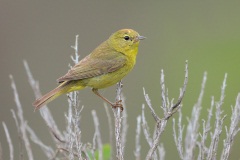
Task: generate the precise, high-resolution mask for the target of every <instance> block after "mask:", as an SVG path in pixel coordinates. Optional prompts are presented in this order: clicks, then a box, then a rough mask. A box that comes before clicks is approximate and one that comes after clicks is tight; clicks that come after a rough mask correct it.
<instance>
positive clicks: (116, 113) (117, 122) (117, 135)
mask: <svg viewBox="0 0 240 160" xmlns="http://www.w3.org/2000/svg"><path fill="white" fill-rule="evenodd" d="M122 87H123V84H122V81H120V82H118V84H117V90H116V92H117V96H116V102H120V101H121V92H122ZM112 110H113V113H114V117H115V139H116V159H117V160H123V146H122V137H121V124H122V113H121V109H120V107H117V108H112Z"/></svg>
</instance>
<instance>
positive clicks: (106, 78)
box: [83, 68, 131, 89]
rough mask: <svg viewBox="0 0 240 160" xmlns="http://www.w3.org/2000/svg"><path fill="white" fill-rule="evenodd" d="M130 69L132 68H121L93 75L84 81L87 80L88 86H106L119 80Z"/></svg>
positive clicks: (98, 87)
mask: <svg viewBox="0 0 240 160" xmlns="http://www.w3.org/2000/svg"><path fill="white" fill-rule="evenodd" d="M130 70H131V68H121V69H120V70H118V71H115V72H112V73H107V74H104V75H101V76H97V77H92V78H89V79H86V80H83V81H85V82H86V83H85V84H86V86H88V87H92V88H97V89H101V88H106V87H109V86H112V85H114V84H116V83H117V82H119V81H120V80H121V79H122V78H123V77H124V76H125V75H126V74H128V72H129V71H130Z"/></svg>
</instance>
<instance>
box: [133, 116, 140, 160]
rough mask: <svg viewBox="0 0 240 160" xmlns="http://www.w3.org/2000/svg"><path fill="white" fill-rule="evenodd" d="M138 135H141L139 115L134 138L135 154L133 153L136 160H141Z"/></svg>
mask: <svg viewBox="0 0 240 160" xmlns="http://www.w3.org/2000/svg"><path fill="white" fill-rule="evenodd" d="M140 135H141V115H139V116H138V117H137V128H136V137H135V152H134V155H135V158H136V160H140V159H141V153H140V151H141V145H140Z"/></svg>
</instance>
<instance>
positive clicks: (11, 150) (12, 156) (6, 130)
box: [0, 122, 14, 160]
mask: <svg viewBox="0 0 240 160" xmlns="http://www.w3.org/2000/svg"><path fill="white" fill-rule="evenodd" d="M2 125H3V128H4V131H5V134H6V137H7V142H8V146H9V154H10V160H13V159H14V150H13V144H12V140H11V137H10V134H9V132H8V128H7V126H6V124H5V123H4V122H2ZM0 153H1V152H0ZM0 155H1V154H0ZM0 157H1V156H0ZM0 159H1V158H0Z"/></svg>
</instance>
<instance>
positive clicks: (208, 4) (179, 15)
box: [0, 0, 240, 159]
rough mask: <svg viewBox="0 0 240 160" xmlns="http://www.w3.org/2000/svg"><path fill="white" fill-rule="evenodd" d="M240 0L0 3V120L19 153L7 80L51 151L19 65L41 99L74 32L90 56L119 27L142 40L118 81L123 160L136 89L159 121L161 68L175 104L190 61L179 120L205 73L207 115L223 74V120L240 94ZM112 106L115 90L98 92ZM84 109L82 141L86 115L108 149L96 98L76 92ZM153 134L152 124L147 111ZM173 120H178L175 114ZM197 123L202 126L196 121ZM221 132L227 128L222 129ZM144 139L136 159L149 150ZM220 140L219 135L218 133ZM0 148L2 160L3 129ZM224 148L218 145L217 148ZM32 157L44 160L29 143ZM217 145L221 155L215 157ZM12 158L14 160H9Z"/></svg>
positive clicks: (59, 105)
mask: <svg viewBox="0 0 240 160" xmlns="http://www.w3.org/2000/svg"><path fill="white" fill-rule="evenodd" d="M239 6H240V1H177V0H175V1H159V2H153V1H101V2H100V1H91V2H90V1H76V0H75V1H46V0H42V1H31V0H22V1H8V0H0V72H1V73H0V74H1V79H0V82H1V83H0V84H1V89H0V121H1V122H2V121H4V122H6V124H7V126H8V127H9V132H10V134H11V137H12V140H13V142H14V144H16V146H15V153H17V152H18V145H17V144H18V136H17V129H16V127H15V123H14V121H13V118H12V115H11V112H10V109H15V108H16V107H15V103H14V99H13V93H12V90H11V87H10V80H9V74H12V75H13V77H14V79H15V81H16V85H17V89H18V92H19V95H20V100H21V103H22V106H23V108H24V116H25V118H26V119H27V121H28V122H27V123H28V124H29V125H30V126H32V127H33V129H34V130H35V131H36V133H37V134H38V136H39V137H40V138H41V139H42V140H43V141H44V142H45V143H46V144H48V145H52V143H51V140H50V136H49V132H48V129H47V127H46V125H45V124H44V122H43V120H42V119H41V117H40V114H39V112H33V107H32V105H31V104H32V102H33V101H34V99H35V97H34V95H33V92H32V90H31V88H30V86H29V84H28V80H27V76H26V73H25V70H24V67H23V60H24V59H25V60H27V61H28V63H29V66H30V69H31V71H32V73H33V76H34V78H36V79H38V80H39V82H40V88H41V91H42V93H46V92H47V91H49V90H50V89H53V88H54V87H56V85H57V84H56V79H57V78H59V77H60V76H62V75H63V74H65V73H66V72H67V70H68V64H69V63H71V64H72V62H71V59H70V55H73V53H74V51H73V49H72V48H71V47H70V46H71V45H74V41H75V35H76V34H79V50H80V55H81V57H84V56H86V55H87V54H89V53H90V52H91V51H92V50H93V49H94V48H95V47H96V46H97V45H99V44H100V43H101V42H102V41H104V40H106V39H107V38H108V37H109V36H110V35H111V33H113V32H115V31H116V30H118V29H122V28H133V29H135V30H136V31H138V32H139V33H140V34H141V35H143V36H146V37H147V39H146V40H144V41H141V44H140V49H139V54H138V58H137V64H136V66H135V68H134V70H133V71H132V72H131V73H130V74H129V75H128V76H127V77H126V78H125V79H124V81H123V83H124V89H123V91H124V95H125V96H126V98H127V99H126V103H127V107H126V108H127V111H128V124H129V131H128V137H127V144H126V146H125V150H126V159H133V158H134V153H133V150H134V144H135V141H134V140H135V127H136V117H137V116H138V115H139V114H140V113H141V105H142V103H145V101H144V97H143V91H142V88H143V87H145V89H146V91H147V93H149V96H150V98H151V100H152V104H153V106H154V107H155V109H156V110H157V112H158V113H159V114H160V115H161V113H162V111H161V109H160V108H159V107H160V105H161V101H160V99H161V98H160V93H161V92H160V85H159V84H160V83H159V79H160V70H161V69H164V72H165V78H166V85H167V87H168V89H169V97H170V98H175V99H176V98H177V97H178V94H179V88H180V87H181V86H182V84H183V79H184V65H185V60H189V84H188V87H187V92H186V96H185V98H184V101H183V104H184V107H183V119H184V122H187V121H186V118H187V117H188V116H190V113H191V109H192V107H193V105H194V103H195V102H196V101H197V98H198V95H199V91H200V86H201V81H202V77H203V73H204V71H207V72H208V79H207V84H206V89H205V95H204V101H203V102H204V103H203V109H202V112H201V118H205V117H206V115H207V108H208V107H209V106H210V98H211V96H215V99H216V100H218V99H219V95H220V87H221V84H222V81H223V78H224V74H225V73H228V79H227V89H226V97H225V103H224V104H223V109H224V111H225V112H224V113H226V114H228V117H227V120H226V123H225V125H227V122H229V120H228V119H229V116H230V113H231V112H230V111H231V108H230V106H231V105H234V104H235V98H236V96H237V93H238V92H239V91H240V74H239V69H240V63H239V62H240V18H239V16H240V8H239ZM101 93H102V94H103V95H104V96H106V97H108V98H109V99H111V100H113V99H114V97H115V86H114V87H110V88H108V89H104V90H101ZM80 99H81V104H82V105H84V106H85V107H84V110H83V112H82V116H81V129H82V140H83V142H84V143H87V142H91V143H92V137H93V134H94V126H93V120H92V116H91V110H93V109H95V110H96V111H97V114H98V116H99V119H100V127H101V134H102V139H103V142H104V143H108V136H109V134H108V131H106V130H108V124H107V118H106V113H105V109H104V107H103V105H102V103H103V102H102V100H100V99H99V98H98V97H97V96H95V95H93V94H92V92H91V90H90V89H86V90H83V91H81V92H80ZM48 106H49V107H50V110H51V111H52V113H53V115H54V118H55V119H56V121H57V123H58V125H59V127H60V128H61V129H62V130H63V129H64V127H65V117H64V113H65V112H66V111H67V97H66V96H62V97H61V98H58V99H57V100H55V101H54V102H52V103H50V104H49V105H48ZM146 115H147V117H148V120H149V124H150V127H151V131H152V130H153V126H154V120H153V118H152V117H151V114H150V112H149V111H148V110H146ZM174 117H177V116H176V115H175V116H174ZM200 122H201V121H200ZM224 131H225V130H224ZM141 136H142V140H141V145H142V158H143V159H144V158H145V155H146V152H147V150H148V149H149V146H148V144H147V143H146V142H145V138H144V137H143V134H142V135H141ZM222 136H224V134H223V135H222ZM239 140H240V139H239V135H238V136H237V140H236V141H235V142H236V143H234V146H233V149H232V151H231V157H230V159H236V158H237V157H239V149H238V148H239V147H240V143H239ZM0 142H1V145H2V146H3V153H4V159H8V158H9V150H8V146H7V142H6V138H5V133H4V131H3V127H2V126H1V127H0ZM161 142H162V143H164V146H165V148H166V159H178V158H177V157H178V154H177V150H176V147H175V145H174V141H173V137H172V123H171V120H170V121H169V123H168V127H167V130H166V131H165V132H164V134H163V135H162V139H161ZM221 143H222V142H221ZM33 149H34V157H35V158H36V159H42V158H41V157H42V156H43V154H42V152H41V151H40V149H39V148H38V147H37V146H35V145H33ZM221 149H222V148H221V147H220V148H219V150H220V151H221ZM15 157H18V156H17V154H15Z"/></svg>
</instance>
